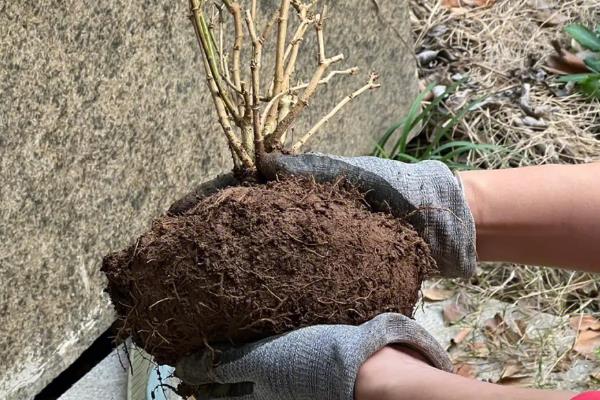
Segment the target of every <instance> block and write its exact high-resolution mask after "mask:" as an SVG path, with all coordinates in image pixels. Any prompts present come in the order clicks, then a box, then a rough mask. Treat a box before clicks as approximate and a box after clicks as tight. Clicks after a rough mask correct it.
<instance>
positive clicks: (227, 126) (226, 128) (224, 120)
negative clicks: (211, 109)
mask: <svg viewBox="0 0 600 400" xmlns="http://www.w3.org/2000/svg"><path fill="white" fill-rule="evenodd" d="M203 61H204V69H205V72H206V81H207V83H208V88H209V89H210V94H211V96H212V99H213V102H214V103H215V108H216V110H217V115H218V117H219V123H220V124H221V127H222V128H223V132H224V133H225V137H226V138H227V142H228V144H229V147H230V149H231V150H232V152H233V153H235V155H236V156H237V158H238V159H239V160H240V161H241V162H242V165H243V166H244V168H248V169H252V168H254V162H253V161H252V158H251V157H250V155H249V154H248V152H247V151H246V150H245V149H244V148H243V146H242V143H240V141H239V139H238V138H237V136H236V135H235V134H234V133H233V129H232V127H231V122H230V121H229V116H228V115H227V110H226V109H225V104H224V102H223V99H222V98H221V96H220V95H219V89H218V88H217V85H216V83H215V79H214V78H213V76H212V74H211V73H210V66H209V65H208V60H207V59H206V58H203ZM234 162H235V158H234Z"/></svg>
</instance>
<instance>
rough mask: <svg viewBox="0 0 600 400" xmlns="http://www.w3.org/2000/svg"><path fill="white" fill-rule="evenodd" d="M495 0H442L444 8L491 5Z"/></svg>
mask: <svg viewBox="0 0 600 400" xmlns="http://www.w3.org/2000/svg"><path fill="white" fill-rule="evenodd" d="M495 2H496V0H442V6H444V7H446V8H464V7H491V6H493V5H494V3H495Z"/></svg>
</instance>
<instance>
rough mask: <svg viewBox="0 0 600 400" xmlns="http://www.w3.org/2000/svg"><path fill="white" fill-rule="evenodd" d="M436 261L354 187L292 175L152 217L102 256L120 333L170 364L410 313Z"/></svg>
mask: <svg viewBox="0 0 600 400" xmlns="http://www.w3.org/2000/svg"><path fill="white" fill-rule="evenodd" d="M434 268H435V262H434V260H433V259H432V258H431V256H430V252H429V248H428V246H427V244H426V243H425V242H424V241H423V240H422V239H421V238H420V237H419V235H418V234H417V233H416V232H415V231H414V230H413V229H412V228H411V227H409V226H408V225H407V224H406V223H404V222H403V221H401V220H399V219H397V218H394V217H392V216H391V215H389V214H386V213H374V212H372V211H371V210H370V209H369V208H368V206H367V205H366V204H365V203H364V201H363V197H362V195H361V194H360V193H359V192H358V191H357V190H355V189H353V188H351V187H348V186H347V185H344V184H341V183H339V182H338V183H337V184H318V183H315V182H313V181H309V180H296V179H293V180H292V179H289V180H284V181H281V182H271V183H268V184H264V185H248V186H237V187H231V188H227V189H224V190H222V191H220V192H218V193H216V194H215V195H213V196H210V197H208V198H206V199H204V200H202V201H201V202H200V203H198V204H197V205H196V206H195V207H194V208H192V209H191V210H189V211H188V212H186V213H185V214H183V215H179V216H163V217H160V218H158V219H156V220H155V221H154V222H153V223H152V227H151V229H150V231H149V232H147V233H145V234H144V235H142V236H141V237H140V238H139V239H138V240H137V241H136V242H135V243H134V244H133V245H132V246H131V247H129V248H128V249H126V250H123V251H120V252H116V253H113V254H110V255H108V256H106V257H105V258H104V260H103V264H102V270H103V271H104V272H105V273H106V276H107V277H108V282H109V284H108V288H107V291H108V293H109V294H110V297H111V299H112V301H113V303H114V305H115V308H116V310H117V312H118V314H119V316H120V329H119V333H118V336H119V337H120V338H126V337H128V336H131V337H132V338H133V340H134V342H135V343H137V344H138V345H140V346H141V347H143V348H144V350H146V351H147V352H149V353H150V354H152V355H153V356H154V358H155V360H156V361H157V362H158V363H161V364H171V365H173V364H175V362H176V361H177V360H178V359H180V358H181V357H182V356H184V355H187V354H190V353H191V352H195V351H201V350H203V349H206V348H207V347H208V346H210V345H212V344H217V343H224V342H226V343H231V344H235V345H239V344H243V343H247V342H250V341H254V340H258V339H261V338H264V337H267V336H271V335H274V334H279V333H283V332H286V331H290V330H293V329H296V328H300V327H304V326H308V325H314V324H338V323H339V324H360V323H362V322H365V321H367V320H369V319H371V318H373V317H375V316H376V315H378V314H380V313H382V312H399V313H402V314H404V315H409V316H411V315H412V312H413V308H414V305H415V303H416V302H417V300H418V295H419V290H420V285H421V282H422V280H423V279H424V278H425V277H426V276H427V275H428V274H429V273H431V272H433V270H434Z"/></svg>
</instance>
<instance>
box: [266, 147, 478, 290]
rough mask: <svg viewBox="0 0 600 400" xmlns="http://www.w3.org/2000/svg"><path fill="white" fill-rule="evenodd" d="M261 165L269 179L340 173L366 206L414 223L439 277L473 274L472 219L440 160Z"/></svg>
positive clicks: (272, 159) (270, 159) (315, 158)
mask: <svg viewBox="0 0 600 400" xmlns="http://www.w3.org/2000/svg"><path fill="white" fill-rule="evenodd" d="M261 167H262V169H263V170H264V171H263V172H265V173H266V175H267V176H268V177H269V178H274V177H276V176H278V175H279V176H283V175H300V176H313V177H314V178H315V179H316V180H317V181H321V182H324V181H325V182H327V181H335V180H337V179H339V178H340V177H345V178H346V179H348V180H349V181H350V182H351V183H352V184H354V185H355V186H357V187H358V188H359V190H361V191H363V192H365V193H366V194H367V195H366V199H367V201H368V202H369V204H371V206H372V207H374V208H375V209H378V210H389V211H391V212H392V213H393V214H394V215H396V216H398V217H401V218H405V219H406V220H407V221H408V222H409V223H411V224H412V225H413V226H414V227H415V229H416V230H417V231H418V232H419V234H420V235H421V236H422V237H423V238H424V239H425V241H427V243H428V244H429V245H430V247H431V251H432V255H433V257H434V258H435V260H436V262H437V265H438V268H439V270H440V273H441V274H442V275H443V276H445V277H450V278H454V277H461V278H468V277H470V276H472V275H473V274H474V273H475V266H476V261H477V256H476V252H475V222H474V220H473V216H472V214H471V211H470V210H469V207H468V205H467V202H466V200H465V196H464V193H463V189H462V186H461V183H460V180H459V179H458V177H456V176H454V174H453V173H452V172H451V171H450V169H449V168H448V167H447V166H446V165H444V164H443V163H441V162H438V161H423V162H420V163H416V164H405V163H402V162H399V161H393V160H384V159H381V158H376V157H354V158H348V157H338V156H333V155H326V154H303V155H298V156H288V155H281V154H268V155H267V156H266V157H265V161H264V165H261Z"/></svg>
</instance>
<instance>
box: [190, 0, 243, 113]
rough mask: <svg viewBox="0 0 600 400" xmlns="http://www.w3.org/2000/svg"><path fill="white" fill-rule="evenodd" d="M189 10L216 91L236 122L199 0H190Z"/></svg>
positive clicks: (234, 108) (232, 105) (234, 109)
mask: <svg viewBox="0 0 600 400" xmlns="http://www.w3.org/2000/svg"><path fill="white" fill-rule="evenodd" d="M190 11H191V20H192V24H193V25H194V30H195V32H196V36H197V38H198V39H199V42H200V45H201V47H202V50H203V52H204V56H205V57H204V58H205V59H206V61H207V62H208V66H209V70H210V74H211V75H212V78H213V80H214V83H215V85H216V87H217V91H218V94H219V96H220V97H221V100H222V101H223V103H224V105H225V107H226V109H227V111H228V112H229V114H230V115H231V116H232V117H233V119H234V120H235V121H236V122H239V119H240V117H239V114H238V112H237V109H236V106H235V105H234V104H233V102H232V101H231V99H230V98H229V95H228V93H227V92H226V91H225V89H224V87H223V83H222V81H221V75H220V73H219V67H218V65H217V60H216V57H217V56H216V54H215V52H216V51H215V50H216V49H215V46H214V43H213V41H214V40H213V38H212V34H211V32H210V29H209V28H208V25H207V24H206V18H205V17H204V12H203V11H202V6H201V2H200V0H190Z"/></svg>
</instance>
